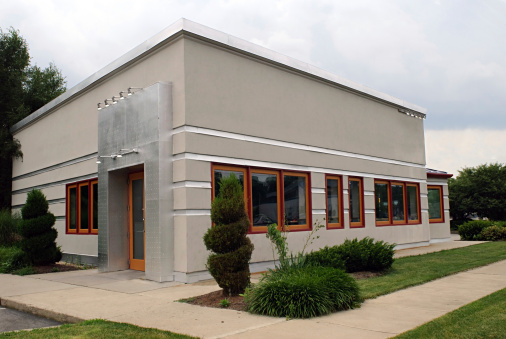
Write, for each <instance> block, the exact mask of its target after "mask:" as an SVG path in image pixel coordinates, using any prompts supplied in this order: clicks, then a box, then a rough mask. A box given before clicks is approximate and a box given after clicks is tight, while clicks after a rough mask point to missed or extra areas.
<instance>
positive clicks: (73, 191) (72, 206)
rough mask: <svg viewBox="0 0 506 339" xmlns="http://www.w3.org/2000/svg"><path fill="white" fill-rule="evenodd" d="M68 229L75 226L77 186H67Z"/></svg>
mask: <svg viewBox="0 0 506 339" xmlns="http://www.w3.org/2000/svg"><path fill="white" fill-rule="evenodd" d="M68 204H69V215H68V218H69V229H71V230H75V229H76V227H77V210H76V207H77V188H76V187H71V188H69V201H68Z"/></svg>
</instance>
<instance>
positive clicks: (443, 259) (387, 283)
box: [358, 241, 506, 299]
mask: <svg viewBox="0 0 506 339" xmlns="http://www.w3.org/2000/svg"><path fill="white" fill-rule="evenodd" d="M505 259H506V242H505V241H497V242H488V243H483V244H477V245H472V246H468V247H462V248H457V249H451V250H446V251H441V252H435V253H428V254H423V255H417V256H412V257H404V258H399V259H396V260H395V262H394V264H393V265H392V268H391V270H390V271H388V273H387V274H386V275H383V276H378V277H373V278H370V279H362V280H358V285H359V287H360V289H361V291H362V293H361V295H362V297H363V298H364V299H371V298H376V297H378V296H380V295H384V294H388V293H392V292H394V291H397V290H401V289H404V288H407V287H410V286H415V285H420V284H423V283H426V282H428V281H431V280H434V279H438V278H442V277H445V276H448V275H451V274H455V273H458V272H462V271H467V270H470V269H472V268H476V267H480V266H484V265H488V264H491V263H493V262H497V261H500V260H505Z"/></svg>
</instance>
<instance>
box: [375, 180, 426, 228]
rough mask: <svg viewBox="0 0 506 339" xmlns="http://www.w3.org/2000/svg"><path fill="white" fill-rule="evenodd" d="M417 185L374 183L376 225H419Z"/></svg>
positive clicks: (388, 182)
mask: <svg viewBox="0 0 506 339" xmlns="http://www.w3.org/2000/svg"><path fill="white" fill-rule="evenodd" d="M419 197H420V191H419V187H418V184H416V183H406V182H398V181H388V180H375V181H374V200H375V209H376V211H375V213H376V225H378V226H384V225H405V224H415V223H420V199H419Z"/></svg>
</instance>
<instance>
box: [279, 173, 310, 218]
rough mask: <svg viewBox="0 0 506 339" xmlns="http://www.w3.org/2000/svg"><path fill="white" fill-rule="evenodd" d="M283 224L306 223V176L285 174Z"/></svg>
mask: <svg viewBox="0 0 506 339" xmlns="http://www.w3.org/2000/svg"><path fill="white" fill-rule="evenodd" d="M283 183H284V190H285V191H284V198H285V219H286V220H285V225H305V224H306V177H299V176H293V175H285V176H284V178H283Z"/></svg>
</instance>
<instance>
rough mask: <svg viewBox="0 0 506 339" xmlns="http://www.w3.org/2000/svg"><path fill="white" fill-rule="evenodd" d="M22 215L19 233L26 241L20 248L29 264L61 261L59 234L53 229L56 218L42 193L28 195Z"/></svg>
mask: <svg viewBox="0 0 506 339" xmlns="http://www.w3.org/2000/svg"><path fill="white" fill-rule="evenodd" d="M21 215H22V217H23V220H21V222H20V223H19V233H20V234H21V235H22V236H23V237H24V239H23V240H21V242H20V246H21V249H22V250H23V252H24V253H25V254H26V256H27V258H28V260H29V262H30V263H32V264H34V265H44V264H50V263H55V262H57V261H60V259H61V256H62V254H61V251H60V250H59V249H58V247H56V243H55V240H56V237H57V236H58V232H57V231H56V229H54V228H53V225H54V223H55V217H54V215H53V214H52V213H50V212H48V204H47V200H46V197H45V196H44V194H42V192H41V191H39V190H32V191H30V192H29V193H28V196H27V198H26V204H25V206H23V208H22V209H21Z"/></svg>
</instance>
